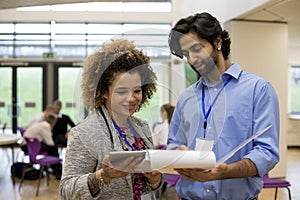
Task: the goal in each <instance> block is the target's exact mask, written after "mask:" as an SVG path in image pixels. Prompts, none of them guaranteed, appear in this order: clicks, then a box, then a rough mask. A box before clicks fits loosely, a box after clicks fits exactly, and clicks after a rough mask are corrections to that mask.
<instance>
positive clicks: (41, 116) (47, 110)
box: [27, 105, 55, 128]
mask: <svg viewBox="0 0 300 200" xmlns="http://www.w3.org/2000/svg"><path fill="white" fill-rule="evenodd" d="M54 111H55V108H54V106H52V105H48V106H47V107H46V108H45V110H44V111H43V112H41V113H39V114H37V115H36V116H34V118H33V119H32V120H31V121H30V123H29V125H28V126H27V128H29V127H31V126H32V125H34V124H37V123H39V122H42V121H45V120H46V118H47V116H48V115H50V114H54Z"/></svg>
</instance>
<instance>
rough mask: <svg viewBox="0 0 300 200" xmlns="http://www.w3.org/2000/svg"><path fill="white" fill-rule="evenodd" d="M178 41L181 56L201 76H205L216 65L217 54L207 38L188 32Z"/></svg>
mask: <svg viewBox="0 0 300 200" xmlns="http://www.w3.org/2000/svg"><path fill="white" fill-rule="evenodd" d="M179 43H180V46H181V50H182V54H183V56H184V57H186V58H187V61H188V62H189V64H190V65H191V67H193V68H194V69H195V70H196V71H197V72H198V73H199V74H200V75H201V76H207V75H208V74H209V73H210V72H211V71H212V70H213V69H214V68H215V67H216V64H217V61H218V54H217V51H216V50H215V49H214V48H213V46H212V45H211V44H210V43H209V42H208V41H207V40H204V39H202V38H199V37H198V36H197V35H196V34H194V33H188V34H185V35H183V36H182V37H181V38H180V40H179Z"/></svg>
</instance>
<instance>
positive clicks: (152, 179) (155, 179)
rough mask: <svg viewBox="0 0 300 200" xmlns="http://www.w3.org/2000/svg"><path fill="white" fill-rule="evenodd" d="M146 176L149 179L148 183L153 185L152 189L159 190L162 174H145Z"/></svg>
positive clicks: (156, 172) (154, 172) (155, 172)
mask: <svg viewBox="0 0 300 200" xmlns="http://www.w3.org/2000/svg"><path fill="white" fill-rule="evenodd" d="M144 176H145V177H146V178H147V180H148V182H149V183H150V184H151V186H152V189H156V188H158V186H160V183H161V181H162V173H160V172H158V171H153V172H145V173H144Z"/></svg>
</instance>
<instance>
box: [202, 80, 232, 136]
mask: <svg viewBox="0 0 300 200" xmlns="http://www.w3.org/2000/svg"><path fill="white" fill-rule="evenodd" d="M231 79H232V77H231V78H229V79H228V80H227V81H226V82H225V83H224V85H223V87H222V88H221V89H220V90H219V92H218V94H217V95H216V96H215V98H214V100H213V101H212V103H211V104H210V106H209V107H208V110H207V112H205V92H204V84H202V113H203V115H204V122H203V128H204V138H205V136H206V127H207V118H208V116H209V114H210V112H211V109H212V107H213V105H214V104H215V102H216V100H217V98H218V97H219V95H220V94H221V92H222V90H223V89H224V88H225V87H226V85H227V84H228V83H229V82H230V81H231Z"/></svg>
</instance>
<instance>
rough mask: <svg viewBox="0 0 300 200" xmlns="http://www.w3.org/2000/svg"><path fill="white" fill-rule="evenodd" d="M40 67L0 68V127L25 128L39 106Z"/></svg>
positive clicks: (41, 96)
mask: <svg viewBox="0 0 300 200" xmlns="http://www.w3.org/2000/svg"><path fill="white" fill-rule="evenodd" d="M43 91H44V90H43V66H41V65H40V66H5V67H0V127H3V126H4V125H5V124H6V131H7V132H13V133H16V132H17V128H18V127H23V128H26V127H27V125H28V123H29V122H30V120H31V119H32V118H33V117H34V116H35V115H36V114H37V113H39V112H42V110H43V109H42V106H43Z"/></svg>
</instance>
